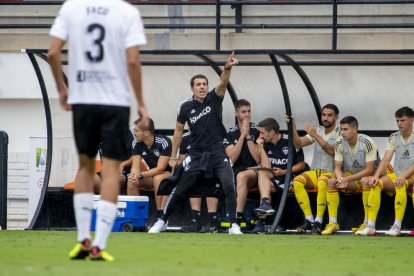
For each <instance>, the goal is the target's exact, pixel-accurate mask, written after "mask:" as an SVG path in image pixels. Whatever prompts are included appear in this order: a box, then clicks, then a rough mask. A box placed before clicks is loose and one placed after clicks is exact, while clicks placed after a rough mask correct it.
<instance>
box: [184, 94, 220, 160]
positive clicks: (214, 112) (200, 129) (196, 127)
mask: <svg viewBox="0 0 414 276" xmlns="http://www.w3.org/2000/svg"><path fill="white" fill-rule="evenodd" d="M222 113H223V97H219V96H217V94H216V93H215V90H214V89H213V90H212V91H210V92H208V93H207V96H206V98H205V99H204V101H203V102H202V103H200V102H199V101H197V100H194V99H193V98H189V99H187V100H186V101H185V102H183V103H182V104H181V105H180V107H179V110H178V116H177V122H179V123H181V124H185V123H187V124H188V126H189V128H190V131H191V149H190V151H197V152H202V151H215V150H220V149H221V150H223V149H224V148H223V139H224V137H225V136H226V129H225V128H224V125H223V122H222Z"/></svg>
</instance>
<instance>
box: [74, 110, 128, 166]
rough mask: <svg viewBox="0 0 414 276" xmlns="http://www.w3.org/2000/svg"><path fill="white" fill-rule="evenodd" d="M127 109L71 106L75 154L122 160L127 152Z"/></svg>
mask: <svg viewBox="0 0 414 276" xmlns="http://www.w3.org/2000/svg"><path fill="white" fill-rule="evenodd" d="M128 124H129V108H128V107H122V106H108V105H89V104H76V105H73V128H74V133H75V142H76V147H77V150H78V153H80V154H86V155H87V156H89V157H91V158H92V157H95V156H96V154H97V153H98V148H99V145H100V144H101V143H102V145H101V152H102V156H103V157H106V158H110V159H115V160H119V161H124V160H126V159H128V157H129V156H130V155H131V153H130V152H128V135H129V126H128Z"/></svg>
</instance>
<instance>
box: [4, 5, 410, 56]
mask: <svg viewBox="0 0 414 276" xmlns="http://www.w3.org/2000/svg"><path fill="white" fill-rule="evenodd" d="M129 2H131V3H132V4H134V5H145V6H149V5H182V6H188V5H210V6H213V5H215V6H216V12H215V15H214V16H215V23H211V24H186V23H184V24H173V23H168V24H145V28H146V29H212V30H215V50H220V49H221V30H223V29H234V30H235V32H236V33H241V32H242V31H243V29H314V30H317V29H327V30H331V36H332V37H331V41H332V45H331V49H332V50H336V49H337V48H338V30H339V29H412V28H414V23H380V24H376V23H369V24H367V23H364V24H362V23H351V24H341V23H338V9H339V7H340V6H341V5H357V4H359V5H373V4H378V5H389V4H414V0H395V1H388V0H383V1H381V0H372V1H370V0H359V1H357V0H267V1H251V0H189V1H180V0H169V1H162V0H147V1H144V0H130V1H129ZM62 3H63V1H33V2H31V1H23V2H22V1H21V0H20V1H19V0H10V1H3V2H0V5H61V4H62ZM263 5H268V6H274V5H319V6H331V7H332V15H331V17H332V18H331V22H332V23H330V24H306V23H303V24H267V23H259V24H244V23H243V9H242V8H243V6H263ZM222 6H231V8H233V9H234V22H235V23H234V24H222V23H221V22H222V15H221V7H222ZM50 26H51V25H50V24H0V29H31V28H33V29H48V28H50Z"/></svg>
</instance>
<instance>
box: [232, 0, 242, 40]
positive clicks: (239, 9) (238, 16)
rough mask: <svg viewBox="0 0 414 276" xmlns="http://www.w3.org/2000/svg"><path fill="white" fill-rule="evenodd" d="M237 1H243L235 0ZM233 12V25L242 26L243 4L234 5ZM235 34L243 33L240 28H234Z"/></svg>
mask: <svg viewBox="0 0 414 276" xmlns="http://www.w3.org/2000/svg"><path fill="white" fill-rule="evenodd" d="M237 1H243V0H237ZM234 8H235V9H236V10H235V21H236V22H235V23H236V25H240V26H241V25H242V24H243V12H242V10H243V4H236V5H234ZM235 31H236V33H241V32H242V31H243V28H242V27H236V29H235Z"/></svg>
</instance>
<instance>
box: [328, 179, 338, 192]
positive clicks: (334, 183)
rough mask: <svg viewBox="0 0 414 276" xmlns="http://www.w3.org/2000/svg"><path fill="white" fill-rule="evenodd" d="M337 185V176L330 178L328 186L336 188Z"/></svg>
mask: <svg viewBox="0 0 414 276" xmlns="http://www.w3.org/2000/svg"><path fill="white" fill-rule="evenodd" d="M335 185H336V179H335V178H331V179H329V180H328V188H329V189H335V188H336V187H335Z"/></svg>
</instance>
